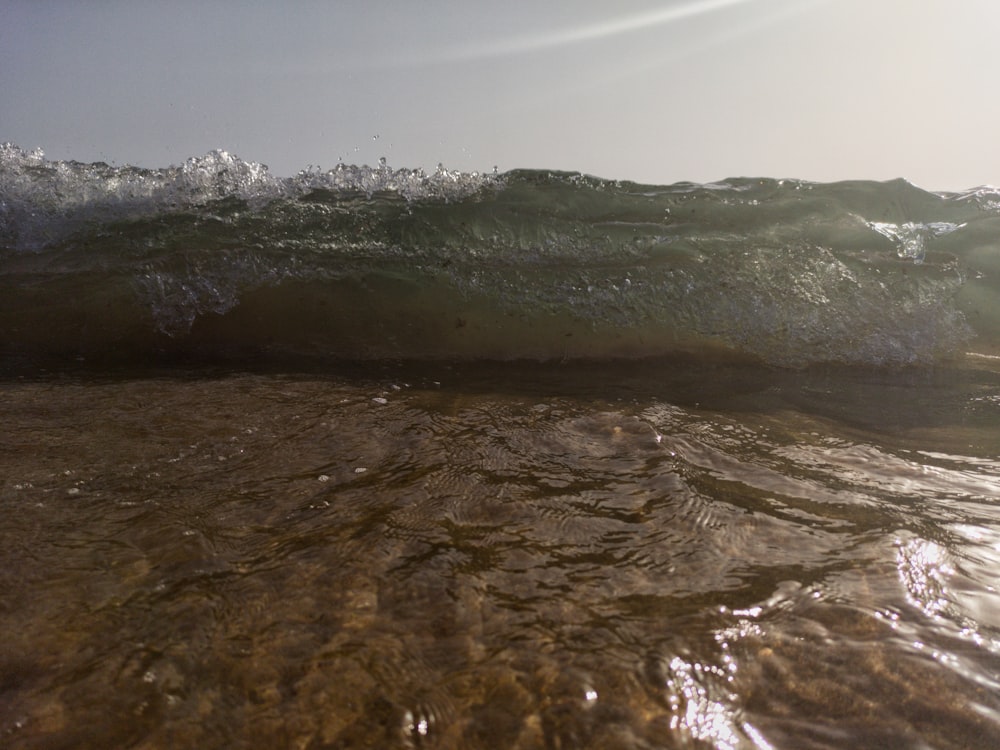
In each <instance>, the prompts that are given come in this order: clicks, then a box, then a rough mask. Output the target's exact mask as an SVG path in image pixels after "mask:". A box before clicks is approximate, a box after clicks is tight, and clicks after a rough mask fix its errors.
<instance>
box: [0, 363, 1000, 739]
mask: <svg viewBox="0 0 1000 750" xmlns="http://www.w3.org/2000/svg"><path fill="white" fill-rule="evenodd" d="M27 371H28V368H21V371H20V372H17V371H15V372H8V373H7V374H6V375H5V377H4V379H3V380H2V381H0V419H2V423H3V424H4V425H6V427H5V429H4V430H3V431H2V432H0V503H2V507H3V510H4V512H3V514H2V515H0V540H2V544H0V590H2V591H3V592H4V595H3V597H2V598H0V631H2V632H3V633H4V638H3V639H2V645H0V738H2V739H0V742H2V744H3V745H4V746H6V747H11V748H63V747H65V748H69V747H84V746H89V747H137V748H161V747H200V748H258V747H259V748H275V747H289V748H357V747H379V748H525V749H527V748H539V749H541V748H545V749H546V750H548V749H550V748H562V749H565V748H672V747H715V748H750V747H757V748H774V749H776V750H777V749H778V748H789V749H791V748H796V749H797V748H841V747H856V748H859V747H879V748H885V747H907V748H929V747H933V748H968V747H988V746H991V745H993V744H1000V595H998V593H997V591H996V588H995V582H996V572H997V570H998V565H1000V506H998V498H1000V460H998V459H997V456H998V455H1000V430H998V429H997V426H998V425H1000V375H998V374H997V373H995V372H993V371H991V370H990V369H986V368H983V367H980V366H977V365H976V363H975V362H968V363H961V364H958V365H955V366H954V367H952V368H951V369H941V368H938V369H923V370H895V371H879V370H871V371H868V370H857V369H854V370H849V369H843V370H834V369H828V368H827V369H817V370H811V371H801V372H789V371H782V370H774V369H769V368H763V367H753V366H740V365H721V364H719V365H712V364H710V363H705V362H701V363H699V364H691V363H684V362H679V361H650V362H641V363H627V364H622V363H617V364H616V363H603V364H600V365H596V364H595V365H582V364H571V363H565V364H562V365H556V364H550V365H544V366H529V365H504V366H499V365H494V366H474V365H445V364H425V365H420V366H402V365H399V366H390V365H370V366H367V367H366V368H364V369H360V370H359V369H347V368H340V369H337V370H333V371H330V370H328V371H325V372H317V371H316V370H315V369H309V368H299V369H297V370H291V371H289V370H287V369H286V370H285V371H278V372H276V371H266V370H258V371H245V370H244V371H227V370H219V369H204V368H201V369H191V370H177V369H171V370H162V371H157V370H148V371H143V372H132V373H128V374H126V373H122V372H117V373H114V374H108V373H106V372H99V371H96V372H95V371H88V370H85V369H79V370H77V371H74V372H70V373H66V372H62V373H61V374H44V373H42V374H37V373H35V372H32V374H31V375H30V376H26V374H25V373H26V372H27Z"/></svg>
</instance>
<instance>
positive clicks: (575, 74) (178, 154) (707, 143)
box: [0, 0, 1000, 189]
mask: <svg viewBox="0 0 1000 750" xmlns="http://www.w3.org/2000/svg"><path fill="white" fill-rule="evenodd" d="M998 39H1000V2H998V1H997V0H660V2H639V1H636V0H616V1H615V2H608V1H607V0H574V1H569V0H503V2H496V0H493V1H492V2H489V3H486V2H471V1H468V0H466V1H460V0H419V1H415V0H408V1H401V2H376V1H375V0H368V1H367V2H360V1H359V2H354V1H353V0H340V1H339V2H334V1H332V0H331V1H329V2H320V1H319V0H317V1H315V2H289V1H287V0H286V2H277V1H275V2H225V1H221V0H210V1H206V0H199V1H198V2H187V1H184V0H171V1H170V2H160V1H159V0H128V1H127V2H112V1H110V0H109V1H104V2H98V1H97V0H95V1H94V2H75V1H74V2H69V1H66V2H59V1H57V0H48V1H46V2H39V1H38V0H0V142H3V141H11V142H13V143H15V144H17V145H19V146H21V147H22V148H26V149H31V148H34V147H36V146H40V147H42V148H43V149H44V150H45V152H46V155H47V156H48V157H49V158H53V159H77V160H80V161H95V160H101V161H107V162H112V163H116V164H125V163H133V164H138V165H141V166H167V165H168V164H177V163H180V162H183V161H184V159H185V158H187V157H189V156H196V155H201V154H204V153H206V152H207V151H209V150H211V149H214V148H223V149H226V150H228V151H230V152H232V153H235V154H237V155H239V156H240V157H242V158H244V159H248V160H253V161H260V162H263V163H265V164H267V165H269V166H270V168H271V171H272V172H274V173H276V174H279V175H290V174H294V173H295V172H297V171H298V170H300V169H303V168H306V167H307V166H310V165H316V166H320V167H322V168H324V169H326V168H330V167H333V166H334V165H335V164H336V163H337V162H338V161H339V160H343V161H345V162H348V163H369V164H374V163H376V162H377V160H378V158H379V157H380V156H385V157H386V158H387V160H388V162H389V164H390V165H392V166H397V167H402V166H406V167H424V168H428V169H433V168H434V167H435V166H436V165H437V163H438V162H442V163H444V165H445V166H447V167H448V168H452V169H464V170H480V171H483V170H489V169H492V168H493V166H494V165H496V166H498V167H499V168H500V170H501V171H504V170H508V169H513V168H515V167H537V168H553V169H569V170H579V171H583V172H588V173H591V174H595V175H598V176H601V177H610V178H627V179H633V180H639V181H644V182H656V183H669V182H675V181H679V180H692V181H698V182H706V181H711V180H716V179H720V178H724V177H729V176H769V177H800V178H804V179H810V180H818V181H830V180H839V179H879V180H881V179H892V178H895V177H905V178H907V179H909V180H910V181H912V182H914V183H916V184H918V185H921V186H922V187H926V188H930V189H961V188H967V187H972V186H975V185H980V184H998V183H1000V146H998V145H997V139H998V138H1000V135H998V134H1000V94H998V93H997V92H998V83H997V78H998V71H1000V60H998V59H997V52H996V50H997V49H998V47H997V45H998Z"/></svg>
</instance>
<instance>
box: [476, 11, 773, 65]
mask: <svg viewBox="0 0 1000 750" xmlns="http://www.w3.org/2000/svg"><path fill="white" fill-rule="evenodd" d="M755 1H756V0H701V1H700V2H690V3H686V4H683V5H674V6H670V7H667V8H658V9H656V10H652V11H647V12H645V13H635V14H633V15H629V16H625V17H623V18H616V19H609V20H607V21H603V22H601V23H595V24H590V25H588V26H578V27H576V28H569V29H559V30H553V31H549V32H546V33H543V34H530V35H525V36H520V37H511V38H508V39H501V40H498V41H496V42H494V43H492V44H486V45H481V46H478V47H476V48H474V49H465V50H462V51H461V52H460V53H459V55H458V56H459V57H461V58H463V59H472V58H482V57H504V56H508V55H518V54H523V53H525V52H533V51H536V50H541V49H551V48H553V47H563V46H566V45H571V44H579V43H580V42H589V41H595V40H598V39H606V38H608V37H612V36H616V35H618V34H623V33H626V32H629V31H637V30H639V29H648V28H649V27H651V26H663V25H666V24H670V23H674V22H676V21H682V20H684V19H688V18H693V17H695V16H700V15H704V14H706V13H711V12H713V11H716V10H721V9H723V8H728V7H731V6H735V5H745V4H747V3H751V2H755Z"/></svg>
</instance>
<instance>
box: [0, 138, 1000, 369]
mask: <svg viewBox="0 0 1000 750" xmlns="http://www.w3.org/2000/svg"><path fill="white" fill-rule="evenodd" d="M998 244H1000V191H997V190H995V189H992V188H979V189H976V190H971V191H969V192H966V193H931V192H926V191H923V190H920V189H918V188H916V187H915V186H913V185H911V184H909V183H907V182H905V181H903V180H895V181H891V182H864V181H856V182H841V183H833V184H817V183H810V182H803V181H796V180H774V179H731V180H726V181H724V182H719V183H713V184H707V185H697V184H691V183H679V184H675V185H669V186H651V185H639V184H635V183H629V182H612V181H604V180H599V179H596V178H592V177H587V176H584V175H580V174H575V173H564V172H544V171H524V170H518V171H513V172H507V173H504V174H486V175H480V174H475V173H473V174H467V173H459V172H451V171H448V170H446V169H443V168H439V169H438V170H437V171H436V172H434V173H432V174H429V173H425V172H423V171H421V170H403V169H392V168H390V167H388V166H387V165H386V164H384V163H382V164H380V165H379V166H378V167H374V168H371V167H367V166H362V167H354V166H344V165H340V166H338V167H337V168H336V169H333V170H330V171H326V172H322V171H318V170H311V171H304V172H301V173H300V174H298V175H296V176H294V177H291V178H278V177H275V176H273V175H271V174H270V173H269V172H268V170H267V168H266V167H264V166H263V165H260V164H257V163H253V162H246V161H242V160H240V159H239V158H237V157H235V156H232V155H230V154H227V153H226V152H223V151H216V152H212V153H210V154H208V155H206V156H204V157H199V158H192V159H189V160H188V161H187V162H186V163H185V164H184V165H182V166H175V167H169V168H166V169H140V168H136V167H115V166H109V165H107V164H103V163H96V164H83V163H78V162H62V161H49V160H46V159H45V158H44V156H43V155H42V153H41V152H38V151H36V152H30V153H29V152H25V151H23V150H21V149H19V148H17V147H16V146H12V145H10V144H7V145H4V146H2V147H0V298H2V299H3V304H2V306H0V347H2V348H3V349H4V350H5V351H7V352H28V353H44V354H53V355H88V356H89V355H101V356H112V357H125V358H128V357H145V356H149V355H151V354H164V353H166V354H172V353H179V354H185V355H201V354H212V355H223V356H234V357H240V356H245V355H248V354H253V355H255V356H259V355H274V356H283V355H296V356H298V355H301V356H307V357H322V358H337V359H358V360H367V359H381V358H392V359H395V358H400V359H457V360H470V359H539V360H548V359H565V358H593V359H606V358H618V357H642V356H658V355H671V354H676V353H687V354H692V353H693V354H694V355H696V356H702V355H708V354H711V355H712V356H723V357H734V358H749V359H754V360H760V361H763V362H766V363H769V364H774V365H780V366H791V367H800V366H806V365H810V364H814V363H841V364H863V365H879V366H893V365H902V364H914V363H932V362H937V361H941V360H943V359H947V358H949V357H955V356H957V355H961V354H962V353H963V352H965V351H968V350H969V349H978V350H981V351H984V352H995V351H996V350H997V349H998V348H1000V347H998V346H997V344H998V343H1000V304H998V302H997V300H998V299H1000V297H998V292H1000V281H998V279H1000V275H998V274H1000V253H998V252H997V249H998Z"/></svg>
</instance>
